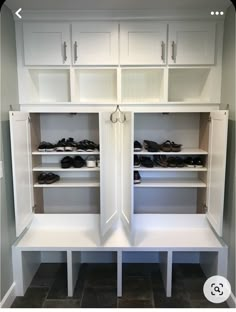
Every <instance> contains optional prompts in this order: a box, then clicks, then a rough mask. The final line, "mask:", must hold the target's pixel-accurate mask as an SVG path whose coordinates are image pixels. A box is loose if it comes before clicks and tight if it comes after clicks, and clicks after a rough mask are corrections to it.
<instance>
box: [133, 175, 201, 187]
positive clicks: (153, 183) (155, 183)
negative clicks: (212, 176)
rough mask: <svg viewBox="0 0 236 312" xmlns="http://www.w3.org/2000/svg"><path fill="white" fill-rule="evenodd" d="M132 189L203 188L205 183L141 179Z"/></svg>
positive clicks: (193, 179) (198, 180) (193, 180)
mask: <svg viewBox="0 0 236 312" xmlns="http://www.w3.org/2000/svg"><path fill="white" fill-rule="evenodd" d="M134 187H137V188H140V187H173V188H175V187H176V188H178V187H184V188H193V187H194V188H195V187H197V188H204V187H206V183H204V182H202V181H201V180H200V179H197V178H172V177H171V178H142V180H141V183H140V184H134Z"/></svg>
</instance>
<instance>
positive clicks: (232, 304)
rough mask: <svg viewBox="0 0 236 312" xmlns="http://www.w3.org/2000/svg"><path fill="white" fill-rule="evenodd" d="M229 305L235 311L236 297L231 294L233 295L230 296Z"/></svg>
mask: <svg viewBox="0 0 236 312" xmlns="http://www.w3.org/2000/svg"><path fill="white" fill-rule="evenodd" d="M227 304H228V306H229V307H230V308H233V309H235V307H236V297H235V296H234V294H233V293H232V292H231V295H230V296H229V299H228V300H227Z"/></svg>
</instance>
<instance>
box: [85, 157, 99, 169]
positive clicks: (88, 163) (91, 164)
mask: <svg viewBox="0 0 236 312" xmlns="http://www.w3.org/2000/svg"><path fill="white" fill-rule="evenodd" d="M96 165H97V164H96V158H95V157H94V156H88V157H87V159H86V166H87V167H88V168H95V167H96Z"/></svg>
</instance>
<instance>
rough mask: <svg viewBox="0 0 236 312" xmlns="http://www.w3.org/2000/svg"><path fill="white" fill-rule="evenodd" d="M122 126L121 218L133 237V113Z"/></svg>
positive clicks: (128, 114)
mask: <svg viewBox="0 0 236 312" xmlns="http://www.w3.org/2000/svg"><path fill="white" fill-rule="evenodd" d="M125 116H126V121H125V122H124V123H123V124H121V136H120V137H121V157H120V159H121V179H122V180H121V188H122V189H121V198H122V203H121V218H122V221H123V224H124V226H125V228H126V229H127V230H128V232H129V234H130V235H131V237H132V225H133V224H132V219H133V218H132V217H133V156H132V155H133V129H134V127H133V113H125Z"/></svg>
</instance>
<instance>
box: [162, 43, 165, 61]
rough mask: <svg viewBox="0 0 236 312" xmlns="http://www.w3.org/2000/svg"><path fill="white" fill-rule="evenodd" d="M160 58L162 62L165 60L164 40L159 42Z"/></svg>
mask: <svg viewBox="0 0 236 312" xmlns="http://www.w3.org/2000/svg"><path fill="white" fill-rule="evenodd" d="M161 59H162V61H163V63H164V62H165V43H164V41H162V42H161Z"/></svg>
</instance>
